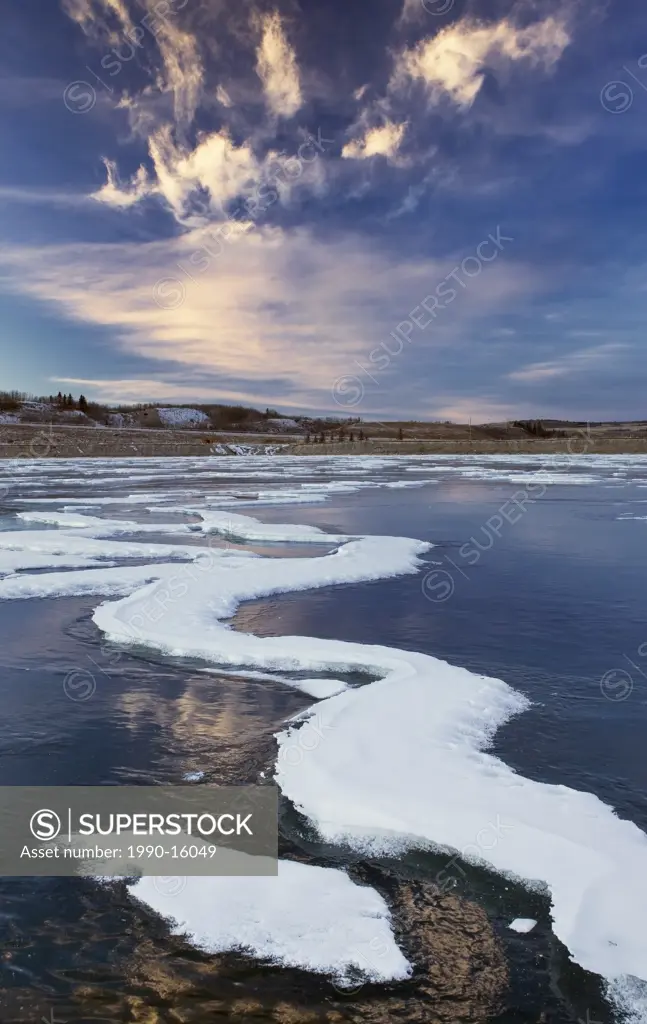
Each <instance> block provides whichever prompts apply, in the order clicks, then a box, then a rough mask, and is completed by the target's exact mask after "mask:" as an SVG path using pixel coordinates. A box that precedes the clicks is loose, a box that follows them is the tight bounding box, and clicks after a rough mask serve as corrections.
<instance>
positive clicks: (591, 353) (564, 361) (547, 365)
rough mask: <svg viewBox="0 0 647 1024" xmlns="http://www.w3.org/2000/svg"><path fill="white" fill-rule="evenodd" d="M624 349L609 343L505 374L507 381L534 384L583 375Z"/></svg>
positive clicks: (616, 344) (621, 345) (616, 343)
mask: <svg viewBox="0 0 647 1024" xmlns="http://www.w3.org/2000/svg"><path fill="white" fill-rule="evenodd" d="M626 347H627V346H626V345H624V344H620V343H618V342H609V343H608V344H606V345H595V346H592V347H591V348H582V349H578V350H577V351H576V352H570V353H569V354H568V355H565V356H563V357H562V358H561V359H555V360H553V361H552V362H551V361H547V362H543V363H530V364H529V365H528V366H523V367H521V369H519V370H513V371H512V373H509V374H507V379H508V380H520V381H523V382H526V383H527V382H530V383H534V382H536V381H542V380H550V379H551V378H553V377H566V376H568V375H570V374H574V373H584V372H586V371H587V370H595V369H598V368H601V367H604V366H605V365H607V364H608V363H609V362H610V361H611V360H612V359H614V357H615V356H617V355H618V353H619V352H621V351H623V350H624V349H626Z"/></svg>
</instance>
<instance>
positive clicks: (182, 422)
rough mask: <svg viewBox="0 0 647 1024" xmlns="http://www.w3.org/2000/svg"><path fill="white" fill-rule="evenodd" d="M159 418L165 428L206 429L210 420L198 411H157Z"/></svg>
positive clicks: (173, 409)
mask: <svg viewBox="0 0 647 1024" xmlns="http://www.w3.org/2000/svg"><path fill="white" fill-rule="evenodd" d="M157 412H158V413H159V418H160V419H161V421H162V423H163V424H164V426H165V427H206V426H210V425H211V420H210V419H209V417H208V416H207V415H206V413H204V412H201V411H200V409H175V408H170V409H158V410H157Z"/></svg>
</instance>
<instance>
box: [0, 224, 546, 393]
mask: <svg viewBox="0 0 647 1024" xmlns="http://www.w3.org/2000/svg"><path fill="white" fill-rule="evenodd" d="M454 266H455V254H453V255H452V257H450V258H442V259H438V258H425V259H421V258H406V257H405V258H403V257H402V256H401V254H400V253H397V252H393V253H392V252H390V251H389V250H384V251H382V250H381V249H380V248H379V247H377V246H376V245H375V242H374V240H373V239H371V238H364V237H363V236H361V235H356V234H354V233H350V232H349V233H344V234H341V235H337V236H333V237H329V236H328V237H326V238H321V237H317V235H316V234H314V233H313V232H312V231H311V230H308V229H306V228H299V229H293V230H290V231H286V230H282V229H279V228H269V227H264V228H257V229H256V230H254V231H250V232H248V233H246V234H241V235H240V236H239V237H238V238H237V239H235V240H232V241H226V240H225V236H224V234H219V233H218V231H217V230H215V229H213V228H207V229H199V230H194V231H192V232H188V233H186V234H183V235H181V236H179V237H175V238H171V239H165V240H163V241H156V242H145V243H141V242H127V243H122V244H111V245H107V244H99V243H94V244H90V243H85V244H69V245H63V246H57V247H49V248H48V247H43V246H41V247H38V248H24V247H23V248H21V247H15V248H10V247H7V248H6V249H5V250H3V252H2V254H1V255H0V267H4V268H5V269H4V274H3V275H2V276H4V278H5V281H6V283H7V284H8V286H9V287H11V289H12V290H13V291H16V292H18V293H21V294H26V295H28V296H30V297H31V298H33V299H35V300H38V301H40V302H42V303H45V304H47V305H48V306H49V307H50V308H51V309H52V310H53V311H54V312H56V313H58V315H59V316H60V315H64V316H65V317H67V318H69V319H71V320H74V321H77V322H81V323H84V324H87V325H91V326H101V327H103V328H107V329H108V330H109V331H110V332H111V334H112V336H113V337H114V339H115V342H116V344H117V345H118V347H119V349H121V351H122V352H123V353H124V354H127V355H128V356H129V357H132V358H134V357H140V358H144V359H146V360H147V363H148V369H147V370H145V371H144V374H145V375H146V376H147V378H148V379H150V380H154V379H156V380H159V379H160V372H159V371H160V370H163V371H164V372H163V374H162V377H163V379H164V380H165V381H166V382H167V383H168V382H169V381H171V382H173V380H172V378H173V377H174V379H175V383H176V384H177V383H178V381H179V382H183V384H184V385H185V386H189V385H190V386H191V387H196V388H198V389H200V390H201V391H202V394H204V391H205V390H212V393H214V392H215V393H222V391H223V390H224V389H227V390H230V391H231V390H233V389H234V388H233V386H232V384H231V382H232V381H236V382H238V385H237V390H238V393H237V398H236V400H249V401H252V400H254V401H263V400H265V401H266V404H267V403H271V401H272V399H274V400H278V399H279V397H281V396H288V398H289V401H290V404H291V405H292V406H293V407H294V406H296V405H298V406H299V407H302V408H317V409H329V410H330V409H334V408H335V406H334V402H333V400H332V396H331V389H332V386H333V384H334V382H335V381H336V380H338V379H339V378H340V377H342V376H343V375H345V374H357V373H358V365H357V363H356V362H355V359H357V360H362V362H366V363H367V365H370V366H371V367H372V369H373V370H375V366H374V365H373V364H371V363H370V361H369V358H368V357H369V351H370V350H371V349H373V348H374V347H375V346H376V345H377V344H378V343H379V342H380V341H381V340H382V339H383V340H384V341H385V343H387V344H388V343H389V342H390V346H391V348H390V351H393V347H394V342H393V338H390V332H391V331H393V330H394V329H395V327H396V325H397V324H398V323H399V322H400V321H401V320H404V319H405V318H406V316H407V312H408V310H410V309H413V308H414V307H415V306H417V305H418V304H419V303H420V302H421V301H422V299H423V298H424V297H425V296H426V295H428V294H429V293H430V292H432V290H433V289H434V287H435V286H436V285H437V284H438V283H439V282H441V281H442V280H443V279H445V278H446V275H447V273H448V271H449V270H451V268H452V267H454ZM533 281H534V278H533V275H532V274H531V272H530V271H529V270H528V269H527V268H525V267H524V266H522V265H520V264H519V262H514V263H513V262H508V263H505V262H504V261H503V260H501V261H497V262H496V263H493V264H491V265H490V266H489V267H488V270H487V273H483V274H482V275H480V278H477V279H474V280H473V281H471V282H470V284H469V287H468V288H467V289H466V290H461V294H460V298H458V297H457V300H456V302H455V303H454V305H451V306H450V307H449V308H448V309H447V310H446V311H444V312H443V314H442V317H441V316H439V317H438V320H437V321H436V322H434V326H433V328H430V329H429V330H428V331H426V332H423V331H420V332H418V333H417V335H416V337H415V339H412V343H411V345H410V347H409V346H408V347H407V348H403V347H402V344H400V348H401V352H400V354H399V355H398V357H397V358H393V359H392V360H391V365H390V366H389V368H388V370H385V371H384V372H383V375H382V378H381V381H382V386H383V387H384V388H386V394H382V395H378V396H377V398H376V400H375V403H376V406H377V407H378V408H379V407H381V408H382V409H384V408H385V405H387V404H388V405H389V406H391V407H394V406H397V403H398V402H401V403H402V404H403V405H404V404H405V402H406V399H405V398H404V397H403V395H402V394H401V395H400V396H399V397H398V394H397V390H396V388H395V384H396V383H397V381H398V380H401V376H402V377H404V378H405V379H406V378H407V375H410V374H411V370H412V365H417V366H420V360H421V358H423V357H424V358H426V359H430V358H431V352H432V351H435V350H436V349H438V348H440V349H442V348H443V347H444V348H446V349H448V350H449V349H452V346H454V345H456V344H459V343H460V342H461V341H464V340H465V338H466V337H467V336H469V335H470V332H471V331H473V322H474V321H475V320H481V319H482V317H483V316H485V315H489V314H492V313H494V312H495V311H497V310H499V309H508V308H510V303H511V302H512V300H513V299H514V297H515V296H520V295H523V296H524V297H525V296H526V295H527V293H528V291H529V290H531V289H532V288H533V287H534V284H533ZM470 325H472V326H470ZM414 340H415V344H414ZM387 351H389V350H387ZM425 353H426V355H425ZM173 367H175V371H173V369H172V368H173ZM61 372H62V374H64V372H65V371H64V368H63V367H61ZM418 372H420V371H418ZM144 374H143V375H144ZM143 375H142V376H143ZM187 377H188V378H190V380H189V381H187ZM205 380H208V381H209V384H210V385H211V387H209V386H207V387H204V386H203V387H202V388H200V385H203V382H204V381H205ZM212 382H213V383H212ZM366 386H367V389H370V388H371V387H372V385H371V384H370V383H369V381H368V379H367V381H366ZM149 393H150V392H149ZM174 394H175V396H176V397H180V396H179V395H178V394H177V392H175V393H174ZM192 395H195V391H194V392H192ZM157 396H158V397H164V395H162V394H160V392H159V391H157ZM112 397H116V396H114V395H113V396H112ZM186 397H190V396H188V395H187V396H186ZM424 403H425V408H428V407H429V394H428V393H425V394H424ZM420 411H421V412H422V410H420Z"/></svg>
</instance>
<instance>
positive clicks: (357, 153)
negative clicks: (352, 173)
mask: <svg viewBox="0 0 647 1024" xmlns="http://www.w3.org/2000/svg"><path fill="white" fill-rule="evenodd" d="M405 129H406V124H404V123H403V124H394V123H393V121H388V120H387V121H386V123H385V124H383V125H380V126H379V127H375V128H368V129H367V130H366V132H365V133H364V134H363V135H360V136H359V137H358V138H356V139H353V140H352V141H351V142H347V143H346V145H345V146H344V148H343V149H342V152H341V155H342V157H344V158H345V159H353V160H368V159H369V158H370V157H372V156H384V157H386V158H387V160H393V158H394V157H395V155H396V154H397V152H398V150H399V148H400V143H401V142H402V139H403V137H404V133H405Z"/></svg>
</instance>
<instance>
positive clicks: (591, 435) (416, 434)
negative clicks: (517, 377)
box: [0, 421, 647, 459]
mask: <svg viewBox="0 0 647 1024" xmlns="http://www.w3.org/2000/svg"><path fill="white" fill-rule="evenodd" d="M360 426H361V429H362V430H363V431H364V433H365V434H366V435H367V437H368V439H367V440H365V441H358V440H354V441H350V440H348V439H345V440H339V439H338V436H337V432H335V434H334V435H331V434H330V432H327V433H326V442H325V443H323V444H319V443H316V444H313V443H308V444H306V443H305V435H302V436H296V437H295V436H294V434H292V435H287V434H286V435H280V434H276V433H273V434H262V433H258V432H254V433H251V432H250V433H242V432H241V433H225V432H222V431H205V430H201V429H192V430H190V429H187V430H178V429H168V428H166V429H137V428H109V427H104V428H94V427H87V426H62V425H52V424H42V423H41V424H36V423H34V424H21V425H10V426H0V458H1V459H13V458H20V459H24V458H80V457H85V458H100V457H104V458H107V457H127V456H133V457H134V456H142V457H146V456H158V457H159V456H163V455H174V456H182V455H187V456H189V455H190V456H199V455H211V454H214V453H213V450H212V449H213V445H216V444H254V445H259V446H260V445H268V444H271V445H276V444H283V445H285V447H284V448H283V449H282V451H281V453H282V454H289V455H331V454H340V455H352V454H358V455H359V454H361V455H370V454H373V455H396V454H399V455H405V454H411V455H413V454H449V455H453V454H455V455H460V454H469V453H472V454H479V453H481V454H496V453H519V454H534V455H544V454H565V455H581V454H594V453H601V454H604V453H606V454H647V423H609V424H605V423H600V424H590V425H587V424H584V423H583V424H576V423H566V422H564V423H553V422H547V421H543V428H544V429H545V431H546V433H547V435H548V436H541V437H537V436H531V435H529V434H528V432H527V431H526V430H523V429H521V428H520V427H515V426H508V425H506V424H487V425H481V426H474V425H472V426H469V425H467V424H444V423H405V422H401V423H398V422H395V423H371V422H369V423H362V424H361V425H360ZM351 430H352V431H353V432H354V433H355V437H356V436H357V432H358V430H359V427H356V426H350V427H348V426H347V427H346V428H345V432H346V438H348V434H349V432H350V431H351ZM400 431H402V437H403V439H402V440H398V436H399V433H400Z"/></svg>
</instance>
